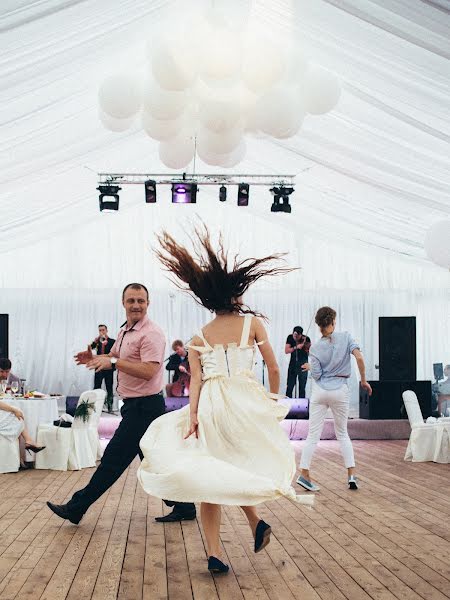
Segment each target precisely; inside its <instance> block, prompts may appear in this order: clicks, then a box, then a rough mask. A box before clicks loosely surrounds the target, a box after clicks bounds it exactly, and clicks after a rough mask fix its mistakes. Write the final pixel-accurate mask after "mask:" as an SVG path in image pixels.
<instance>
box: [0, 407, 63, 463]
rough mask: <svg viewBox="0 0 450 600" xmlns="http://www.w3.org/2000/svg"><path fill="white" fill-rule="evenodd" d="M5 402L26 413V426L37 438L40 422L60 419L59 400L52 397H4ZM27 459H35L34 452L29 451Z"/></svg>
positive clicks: (34, 437) (31, 434)
mask: <svg viewBox="0 0 450 600" xmlns="http://www.w3.org/2000/svg"><path fill="white" fill-rule="evenodd" d="M2 401H3V402H7V403H8V404H11V405H12V406H17V408H20V410H21V411H22V412H23V414H24V420H25V427H26V428H27V429H28V431H29V434H30V436H31V437H32V438H33V439H34V440H36V438H37V430H38V426H39V424H40V423H53V421H55V420H56V419H58V400H57V398H56V397H51V398H9V397H3V398H2ZM26 460H27V461H34V453H32V452H27V456H26Z"/></svg>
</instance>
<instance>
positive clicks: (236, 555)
mask: <svg viewBox="0 0 450 600" xmlns="http://www.w3.org/2000/svg"><path fill="white" fill-rule="evenodd" d="M303 443H304V442H294V443H293V445H294V447H295V448H296V451H297V453H298V454H299V453H300V451H301V448H302V446H303ZM405 447H406V441H404V440H403V441H395V440H388V441H386V442H384V441H362V440H359V441H355V442H354V448H355V455H356V460H357V468H358V476H359V479H360V483H361V486H360V489H359V490H358V491H357V492H351V491H349V490H348V489H347V485H346V471H345V469H344V467H343V466H342V459H341V456H340V451H339V444H338V443H337V442H336V441H326V442H321V443H320V445H319V447H318V449H317V452H316V454H315V456H314V462H313V470H312V473H313V476H314V478H315V479H317V481H318V482H319V484H320V486H321V491H320V492H319V493H318V494H317V496H316V506H315V508H314V509H313V510H310V509H308V508H306V507H304V506H302V505H299V504H297V503H295V502H293V501H292V500H288V499H286V498H280V499H278V500H275V501H272V502H268V503H266V504H264V505H261V506H260V507H258V512H259V514H260V516H261V518H263V519H264V520H265V521H266V522H268V523H270V525H271V526H272V532H273V533H272V541H271V543H270V544H269V546H267V548H266V549H265V550H263V551H262V552H261V553H259V554H255V553H254V551H253V538H252V535H251V531H250V529H249V527H248V524H247V521H246V518H245V515H244V513H243V511H242V510H241V509H240V508H239V507H234V506H231V507H224V509H223V522H222V526H221V544H222V549H223V555H224V560H225V561H226V562H227V563H228V564H229V565H230V572H229V573H228V574H227V575H217V576H211V574H210V573H209V572H208V571H207V569H206V560H207V554H206V551H205V537H204V531H203V529H202V526H201V523H200V522H199V521H186V522H183V523H168V524H161V523H157V522H155V520H154V518H155V516H157V515H160V514H162V512H167V511H168V510H170V509H167V507H165V505H163V503H162V501H161V500H158V499H156V498H152V497H148V496H147V495H146V494H145V493H144V492H143V490H142V489H141V487H140V486H139V484H138V483H137V480H136V469H137V466H138V464H139V462H138V461H137V460H136V461H134V462H133V464H132V465H131V466H130V468H129V469H128V470H127V471H126V472H125V473H124V474H123V476H122V477H121V478H120V479H119V480H118V481H117V482H116V484H115V485H114V486H113V487H112V488H111V489H110V490H109V491H108V492H107V493H106V494H104V496H103V497H102V498H100V499H99V500H98V501H97V502H96V503H95V504H94V505H93V506H92V507H91V509H90V510H89V511H88V513H87V514H86V516H85V518H84V519H83V521H82V522H81V524H80V525H79V526H78V527H76V526H73V525H71V524H70V523H68V522H67V521H65V522H63V521H61V520H60V519H59V518H58V517H57V516H56V515H53V514H52V513H51V512H50V511H49V510H48V508H47V507H46V505H45V501H46V500H48V499H51V500H53V501H54V502H57V503H58V502H64V501H66V500H67V499H68V498H69V497H70V496H71V494H72V493H73V492H74V491H75V490H77V489H79V488H80V487H82V486H83V485H85V483H86V482H87V481H88V480H89V478H90V476H91V474H92V472H93V470H92V469H85V470H83V471H79V472H57V471H39V470H29V471H21V472H19V473H15V474H4V475H0V497H1V503H0V600H13V599H20V600H53V599H58V600H60V599H61V600H78V599H79V598H85V599H89V598H91V599H92V598H94V599H95V600H112V599H120V600H244V599H245V600H259V599H261V600H294V599H295V600H371V599H372V600H448V599H449V598H450V563H449V561H448V556H450V471H449V466H448V465H437V464H434V463H426V464H422V463H407V462H405V461H404V460H403V456H404V452H405ZM425 480H426V485H424V481H425ZM299 492H300V489H299ZM198 509H199V507H198Z"/></svg>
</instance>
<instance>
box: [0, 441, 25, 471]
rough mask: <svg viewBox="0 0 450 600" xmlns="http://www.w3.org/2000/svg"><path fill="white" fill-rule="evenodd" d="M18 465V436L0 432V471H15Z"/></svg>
mask: <svg viewBox="0 0 450 600" xmlns="http://www.w3.org/2000/svg"><path fill="white" fill-rule="evenodd" d="M19 467H20V449H19V438H18V437H10V436H8V435H2V434H0V473H16V472H17V471H18V470H19Z"/></svg>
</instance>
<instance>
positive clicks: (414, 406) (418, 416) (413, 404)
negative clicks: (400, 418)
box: [403, 390, 423, 429]
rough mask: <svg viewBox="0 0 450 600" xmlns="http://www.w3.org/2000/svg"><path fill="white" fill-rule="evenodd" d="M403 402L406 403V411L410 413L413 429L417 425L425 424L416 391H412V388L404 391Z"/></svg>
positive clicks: (409, 417)
mask: <svg viewBox="0 0 450 600" xmlns="http://www.w3.org/2000/svg"><path fill="white" fill-rule="evenodd" d="M403 402H404V403H405V408H406V412H407V413H408V419H409V424H410V425H411V429H412V428H413V427H416V426H417V425H423V415H422V411H421V410H420V404H419V400H418V399H417V396H416V394H415V392H412V391H411V390H406V392H403Z"/></svg>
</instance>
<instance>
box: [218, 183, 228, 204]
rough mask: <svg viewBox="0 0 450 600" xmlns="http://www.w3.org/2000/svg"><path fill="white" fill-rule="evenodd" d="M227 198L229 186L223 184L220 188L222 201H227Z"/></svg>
mask: <svg viewBox="0 0 450 600" xmlns="http://www.w3.org/2000/svg"><path fill="white" fill-rule="evenodd" d="M226 199H227V188H226V187H225V186H224V185H221V186H220V188H219V200H220V201H221V202H225V200H226Z"/></svg>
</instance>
